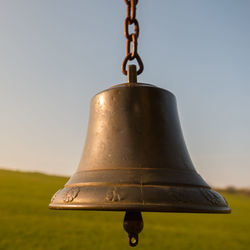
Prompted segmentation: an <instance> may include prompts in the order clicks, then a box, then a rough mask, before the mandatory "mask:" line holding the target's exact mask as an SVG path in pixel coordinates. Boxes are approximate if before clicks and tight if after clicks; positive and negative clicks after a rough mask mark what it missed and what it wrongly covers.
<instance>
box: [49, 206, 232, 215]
mask: <svg viewBox="0 0 250 250" xmlns="http://www.w3.org/2000/svg"><path fill="white" fill-rule="evenodd" d="M48 207H49V208H50V209H53V210H85V211H113V212H115V211H117V212H122V211H140V212H159V213H161V212H168V213H202V214H230V213H231V209H230V208H229V207H206V206H204V207H201V206H200V207H195V206H190V207H185V208H183V207H181V206H170V205H169V206H167V205H160V204H146V205H141V204H126V208H124V205H122V204H120V205H118V204H81V205H73V204H71V205H60V204H49V206H48Z"/></svg>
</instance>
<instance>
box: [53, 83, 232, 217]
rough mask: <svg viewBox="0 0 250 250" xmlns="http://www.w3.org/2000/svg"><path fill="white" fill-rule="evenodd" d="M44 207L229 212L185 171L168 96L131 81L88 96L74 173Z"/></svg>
mask: <svg viewBox="0 0 250 250" xmlns="http://www.w3.org/2000/svg"><path fill="white" fill-rule="evenodd" d="M49 207H50V208H54V209H92V210H121V211H166V212H198V213H199V212H201V213H229V212H230V209H229V207H228V205H227V203H226V201H225V199H224V198H223V197H222V196H221V195H220V194H218V193H217V192H215V191H212V190H211V189H210V187H209V186H208V185H207V183H206V182H205V181H204V180H203V179H202V178H201V176H200V175H199V174H198V173H197V172H196V170H195V168H194V166H193V164H192V161H191V159H190V157H189V154H188V151H187V148H186V145H185V142H184V139H183V135H182V131H181V127H180V122H179V119H178V113H177V105H176V99H175V97H174V95H173V94H172V93H170V92H169V91H167V90H164V89H161V88H157V87H155V86H153V85H149V84H136V83H133V82H130V83H127V84H121V85H117V86H114V87H112V88H110V89H107V90H105V91H103V92H101V93H99V94H97V95H96V96H94V97H93V99H92V101H91V109H90V119H89V127H88V133H87V138H86V143H85V147H84V151H83V155H82V158H81V161H80V164H79V167H78V169H77V171H76V173H75V174H74V175H73V176H72V177H71V178H70V180H69V181H68V182H67V183H66V185H65V187H64V188H63V189H61V190H59V191H58V192H57V193H56V195H55V196H54V197H53V198H52V200H51V203H50V205H49Z"/></svg>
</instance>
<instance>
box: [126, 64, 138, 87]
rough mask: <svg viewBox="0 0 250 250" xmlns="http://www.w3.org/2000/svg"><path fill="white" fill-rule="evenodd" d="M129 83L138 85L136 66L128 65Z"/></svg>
mask: <svg viewBox="0 0 250 250" xmlns="http://www.w3.org/2000/svg"><path fill="white" fill-rule="evenodd" d="M127 78H128V83H137V71H136V65H134V64H132V65H128V75H127Z"/></svg>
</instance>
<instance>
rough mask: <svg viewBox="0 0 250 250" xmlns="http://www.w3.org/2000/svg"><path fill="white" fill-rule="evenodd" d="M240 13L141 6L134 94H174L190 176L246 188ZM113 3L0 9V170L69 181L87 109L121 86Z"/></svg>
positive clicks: (248, 117)
mask: <svg viewBox="0 0 250 250" xmlns="http://www.w3.org/2000/svg"><path fill="white" fill-rule="evenodd" d="M249 13H250V1H248V0H219V1H218V0H206V1H205V0H182V1H180V0H171V1H170V0H157V1H152V0H140V1H139V4H138V11H137V18H138V20H139V23H140V31H141V32H140V38H139V48H138V49H139V53H140V55H141V57H142V59H143V61H144V65H145V70H144V73H143V74H142V75H141V76H140V77H139V79H138V80H139V81H140V82H145V83H152V84H155V85H157V86H159V87H162V88H166V89H168V90H170V91H171V92H173V93H174V94H175V96H176V98H177V102H178V110H179V115H180V120H181V124H182V129H183V133H184V136H185V140H186V144H187V146H188V149H189V153H190V155H191V157H192V160H193V162H194V164H195V167H196V169H197V171H198V172H199V173H200V174H201V175H202V176H203V177H204V179H205V180H206V181H207V182H208V183H209V184H211V185H214V186H227V185H235V186H238V187H246V186H247V187H249V186H250V14H249ZM125 15H126V6H125V3H124V1H123V0H120V1H119V0H108V1H101V0H91V1H86V0H71V1H69V0H67V1H66V0H37V1H33V0H22V1H20V0H8V1H7V0H0V34H1V39H0V166H2V167H5V168H10V169H19V170H29V171H41V172H45V173H52V174H60V175H71V174H72V173H74V171H75V170H76V167H77V165H78V163H79V160H80V155H81V152H82V149H83V145H84V139H85V134H86V130H87V124H88V114H89V103H90V99H91V97H92V96H93V95H94V94H96V93H97V92H99V91H101V90H104V89H106V88H108V87H110V86H112V85H114V84H118V83H122V82H125V81H126V78H125V77H124V76H123V75H122V73H121V71H120V65H121V61H122V59H123V58H124V55H125V38H124V36H123V21H124V18H125Z"/></svg>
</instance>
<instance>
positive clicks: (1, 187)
mask: <svg viewBox="0 0 250 250" xmlns="http://www.w3.org/2000/svg"><path fill="white" fill-rule="evenodd" d="M66 180H67V179H66V178H63V177H55V176H48V175H43V174H38V173H23V172H14V171H6V170H0V197H1V198H0V200H1V201H0V249H1V250H2V249H3V250H8V249H15V250H18V249H21V250H26V249H27V250H28V249H32V250H33V249H34V250H39V249H52V250H57V249H62V250H63V249H65V250H66V249H70V250H74V249H78V250H79V249H84V250H88V249H98V250H102V249H108V250H112V249H119V250H123V249H130V247H129V246H128V241H127V235H126V233H125V231H124V230H123V227H122V221H123V216H124V213H122V212H91V211H54V210H49V209H48V203H49V201H50V198H51V196H52V195H53V194H54V192H55V191H57V190H58V189H59V188H61V187H62V186H63V185H64V184H65V182H66ZM224 196H225V197H226V199H227V201H228V203H229V205H230V207H231V208H232V211H233V212H232V214H231V215H205V214H175V213H143V219H144V230H143V232H142V233H141V234H140V242H139V245H138V246H137V249H138V250H139V249H155V250H156V249H170V250H177V249H178V250H182V249H188V250H192V249H199V250H203V249H204V250H205V249H209V250H211V249H218V250H223V249H227V250H233V249H235V250H240V249H250V213H249V212H250V198H249V197H247V196H244V195H240V194H231V195H230V194H224Z"/></svg>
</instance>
